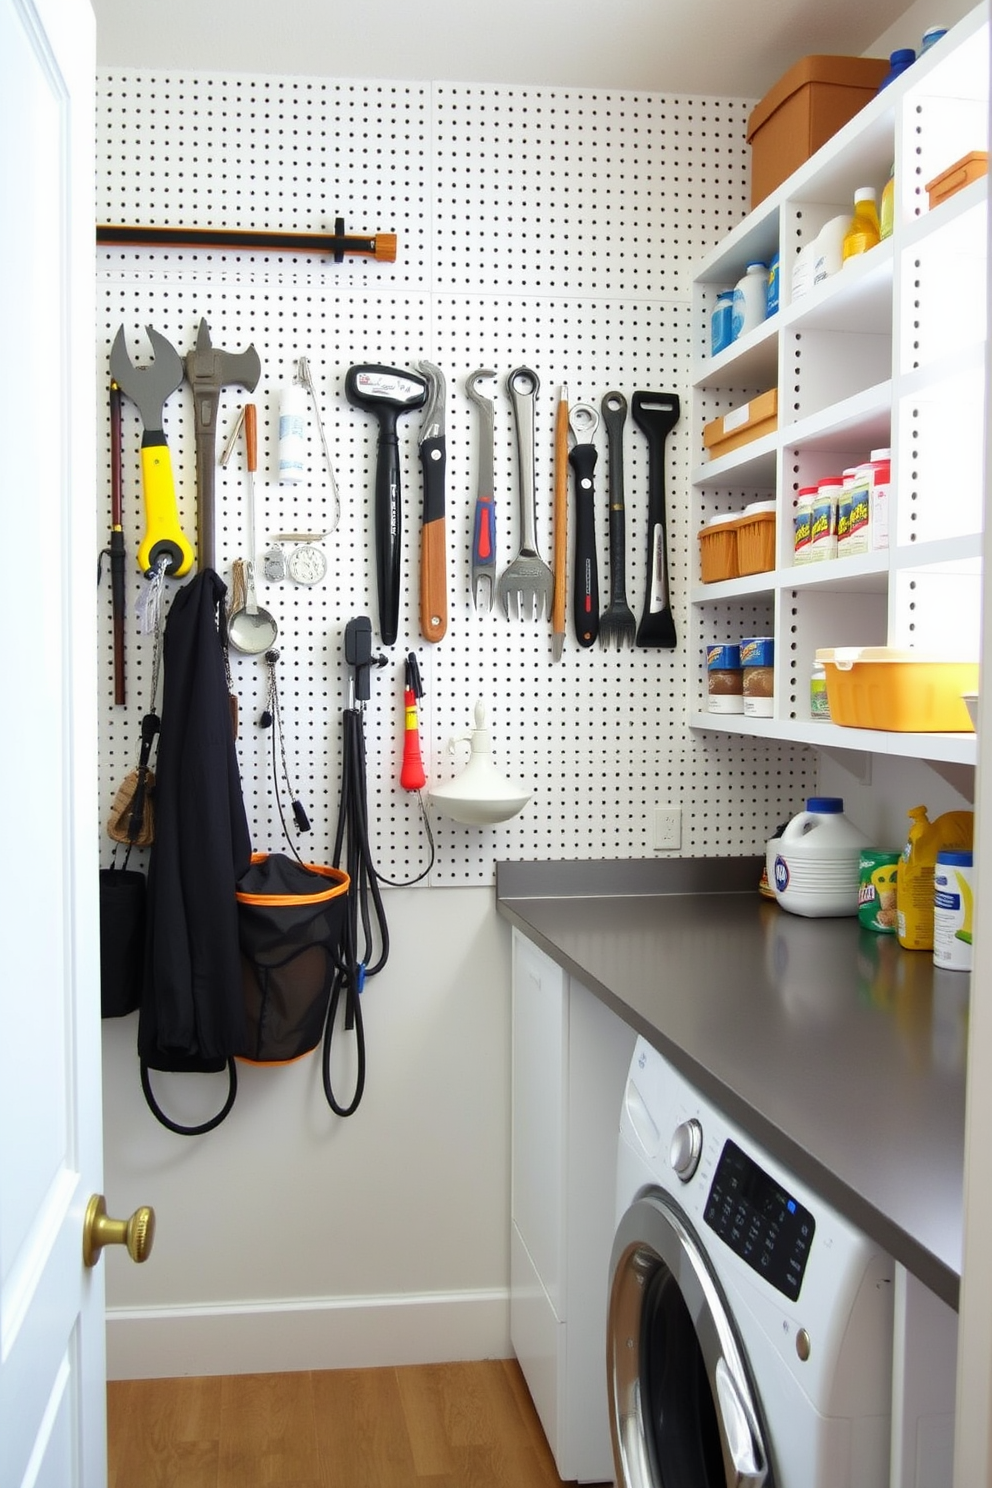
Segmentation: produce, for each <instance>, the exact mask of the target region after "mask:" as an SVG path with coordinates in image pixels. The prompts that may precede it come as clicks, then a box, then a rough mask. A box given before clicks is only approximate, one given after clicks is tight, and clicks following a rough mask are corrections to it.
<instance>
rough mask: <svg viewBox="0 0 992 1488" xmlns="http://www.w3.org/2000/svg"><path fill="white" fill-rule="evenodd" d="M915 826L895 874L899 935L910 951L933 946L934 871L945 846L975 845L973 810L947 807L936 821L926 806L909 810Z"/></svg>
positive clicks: (968, 847) (897, 928)
mask: <svg viewBox="0 0 992 1488" xmlns="http://www.w3.org/2000/svg"><path fill="white" fill-rule="evenodd" d="M909 817H910V820H911V822H912V826H911V827H910V829H909V838H908V841H907V843H906V846H905V848H904V849H903V854H902V858H901V860H900V863H899V873H898V876H897V878H896V935H897V936H898V938H899V944H900V945H901V946H903V947H904V948H905V949H906V950H907V951H932V950H933V871H934V868H935V866H936V863H937V854H938V852H940V850H941V849H942V848H950V849H952V850H953V849H955V848H956V849H958V850H959V851H961V852H967V851H968V850H969V849H970V848H971V845H972V837H973V834H974V825H975V814H974V812H973V811H945V812H944V814H943V816H938V818H937V820H936V821H935V822H931V821H929V820H928V818H927V808H926V807H925V806H914V807H913V809H912V810H911V811H910V813H909Z"/></svg>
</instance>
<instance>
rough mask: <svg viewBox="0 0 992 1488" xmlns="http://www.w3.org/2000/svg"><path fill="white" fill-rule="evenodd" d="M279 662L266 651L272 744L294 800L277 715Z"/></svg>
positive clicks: (278, 715)
mask: <svg viewBox="0 0 992 1488" xmlns="http://www.w3.org/2000/svg"><path fill="white" fill-rule="evenodd" d="M278 660H279V652H278V651H266V653H265V664H266V666H267V667H268V669H269V696H268V709H269V712H270V713H271V715H272V729H273V736H272V737H273V742H274V743H275V742H278V745H279V758H280V760H281V762H282V778H283V780H284V781H285V782H286V789H287V791H288V792H289V799H290V800H291V801H295V800H296V792H295V791H294V789H293V786H292V783H291V781H290V778H289V764H288V762H287V760H286V740H285V737H284V735H283V731H282V717H281V715H280V713H279V688H278V687H277V685H276V662H277V661H278Z"/></svg>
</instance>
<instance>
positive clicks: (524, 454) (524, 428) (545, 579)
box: [496, 367, 555, 620]
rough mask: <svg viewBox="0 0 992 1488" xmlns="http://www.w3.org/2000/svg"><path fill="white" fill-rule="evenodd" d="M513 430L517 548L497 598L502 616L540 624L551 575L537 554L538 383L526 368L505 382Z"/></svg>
mask: <svg viewBox="0 0 992 1488" xmlns="http://www.w3.org/2000/svg"><path fill="white" fill-rule="evenodd" d="M506 386H507V391H508V392H509V394H510V400H511V402H512V404H513V421H514V423H515V425H516V430H517V465H518V467H519V468H518V471H517V475H518V478H519V482H520V531H521V540H520V547H519V548H518V550H517V556H516V558H514V560H513V562H512V563H511V564H510V566H509V568H505V569H504V570H503V572H502V573H501V574H500V576H499V584H498V585H497V590H496V592H497V594H498V596H499V599H500V602H501V604H502V606H503V612H504V614H505V615H506V616H507V617H508V618H509V617H510V616H511V614H512V608H511V602H512V601H513V600H514V599H515V600H516V614H517V619H528V620H531V619H533V620H543V619H544V618H545V617H546V616H550V614H551V601H552V597H553V594H554V585H555V581H554V575H553V574H552V572H551V569H550V568H549V567H548V565H547V564H546V563H545V561H544V559H543V558H542V557H541V555H540V553H539V552H538V550H537V511H536V491H535V485H536V480H535V470H534V400H535V398H536V397H537V393H538V389H539V388H540V383H539V382H538V380H537V374H536V373H534V372H532V371H531V370H530V368H529V367H517V368H516V370H515V371H513V372H511V373H510V375H509V377H508V378H507V379H506Z"/></svg>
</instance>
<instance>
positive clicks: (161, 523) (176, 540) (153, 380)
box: [110, 326, 193, 579]
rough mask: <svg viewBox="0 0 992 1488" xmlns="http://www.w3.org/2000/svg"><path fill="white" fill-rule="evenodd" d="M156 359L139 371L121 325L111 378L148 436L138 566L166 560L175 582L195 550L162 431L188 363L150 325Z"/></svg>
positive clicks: (143, 447)
mask: <svg viewBox="0 0 992 1488" xmlns="http://www.w3.org/2000/svg"><path fill="white" fill-rule="evenodd" d="M145 330H146V331H147V332H148V339H149V341H150V342H151V343H152V350H153V351H154V353H155V360H154V362H153V363H152V365H151V366H150V367H136V366H135V365H134V363H133V362H132V361H131V358H130V357H129V356H128V352H127V343H126V342H125V340H124V327H123V326H121V328H120V330H119V331H118V332H117V335H116V336H115V337H114V344H113V346H112V347H111V349H110V375H111V377H112V378H113V380H114V382H116V384H117V386H118V387H119V388H120V390H121V392H122V393H124V394H125V395H126V396H127V397H128V398H130V399H131V402H132V403H136V404H137V406H138V412H139V413H140V414H141V422H142V424H143V426H144V432H143V434H142V436H141V476H142V484H143V487H144V493H145V535H144V537H143V538H142V539H141V542H140V543H139V545H138V567H139V568H140V569H141V571H142V573H150V572H151V571H152V570H153V569H154V568H155V567H156V566H157V564H158V562H159V560H160V559H161V558H165V559H166V561H167V563H168V567H167V569H166V572H167V573H168V574H170V575H171V576H172V578H174V579H180V578H182V576H183V574H186V573H189V570H190V568H191V567H192V564H193V549H192V547H191V546H190V544H189V542H188V541H187V539H186V537H185V535H184V533H183V530H182V528H181V527H180V525H179V510H178V507H177V506H176V486H175V481H174V479H173V475H172V458H171V456H170V454H169V446H168V444H167V443H166V440H165V434H164V432H163V429H162V425H163V422H164V419H163V410H164V408H165V403H166V399H167V398H168V397H169V396H170V394H172V393H174V392H175V391H176V388H177V387H179V386H180V384H181V383H182V380H183V359H182V357H181V356H180V355H179V353H178V351H177V350H176V348H175V347H174V346H173V345H172V342H171V341H167V340H166V339H165V337H164V336H163V335H161V334H160V333H159V332H158V331H156V330H155V328H154V327H153V326H146V327H145Z"/></svg>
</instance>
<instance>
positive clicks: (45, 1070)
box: [0, 0, 106, 1488]
mask: <svg viewBox="0 0 992 1488" xmlns="http://www.w3.org/2000/svg"><path fill="white" fill-rule="evenodd" d="M94 66H95V27H94V22H93V15H92V12H91V11H90V8H89V5H88V4H86V3H85V0H0V161H2V168H0V183H2V192H3V229H2V232H0V306H2V317H0V324H2V334H3V346H2V351H0V462H2V464H0V530H2V533H3V540H4V549H5V554H4V561H3V563H2V566H0V636H2V640H0V695H2V702H0V824H2V831H0V932H2V933H0V1478H2V1481H3V1484H4V1485H5V1488H8V1485H9V1488H27V1485H31V1488H35V1485H37V1488H99V1485H101V1484H104V1483H105V1482H106V1442H105V1436H106V1427H105V1405H104V1399H105V1385H104V1374H105V1364H104V1306H103V1264H102V1263H101V1264H100V1265H97V1266H95V1267H93V1268H92V1269H91V1270H87V1269H86V1268H85V1267H84V1266H83V1260H82V1231H83V1216H84V1213H85V1210H86V1206H87V1202H88V1200H89V1197H90V1195H91V1194H92V1193H93V1192H94V1191H96V1192H99V1190H100V1186H101V1175H102V1168H101V1124H100V1015H99V932H98V909H97V843H98V826H97V821H96V787H95V782H96V768H95V762H96V688H97V667H96V655H95V651H96V646H95V642H94V637H95V636H96V618H95V616H96V610H95V603H96V555H97V549H98V546H99V541H98V534H97V521H96V500H95V482H94V409H95V402H94V372H93V305H94V294H93V285H94V254H95V250H94V231H93V133H92V112H93V92H94V86H93V79H94Z"/></svg>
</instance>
